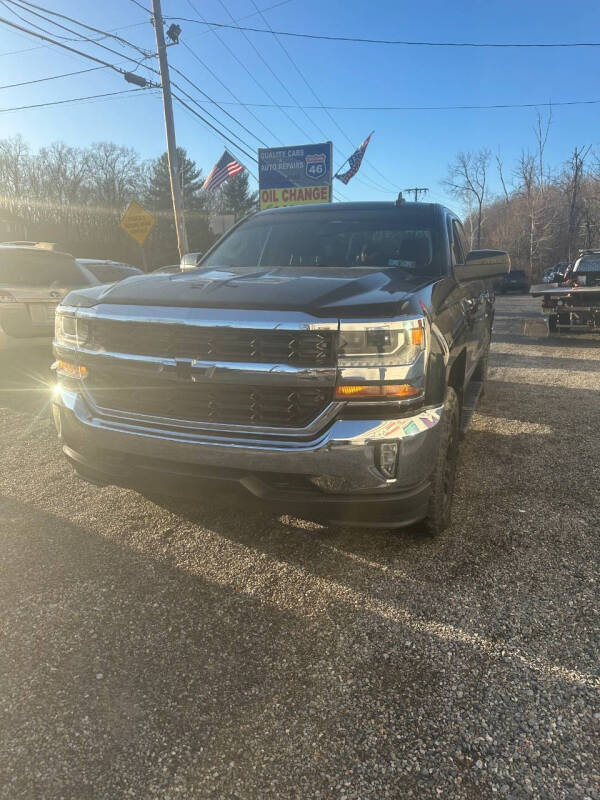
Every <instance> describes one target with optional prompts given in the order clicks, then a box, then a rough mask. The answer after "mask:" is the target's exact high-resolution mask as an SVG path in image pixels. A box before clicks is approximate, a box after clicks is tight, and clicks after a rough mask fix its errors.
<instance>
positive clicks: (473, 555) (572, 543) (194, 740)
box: [0, 297, 600, 800]
mask: <svg viewBox="0 0 600 800" xmlns="http://www.w3.org/2000/svg"><path fill="white" fill-rule="evenodd" d="M538 309H539V301H533V300H531V299H529V298H527V297H515V298H512V297H511V298H501V299H500V300H499V302H498V313H497V321H496V327H495V342H494V347H493V356H492V360H491V380H490V386H489V391H488V394H487V397H486V398H485V400H484V401H483V402H482V403H481V405H480V408H479V411H478V413H477V414H476V416H475V418H474V420H473V423H472V427H471V428H470V430H469V432H468V434H467V436H466V438H465V440H464V442H463V445H462V451H461V459H460V469H459V476H458V481H457V490H456V492H457V493H456V501H455V507H454V517H453V520H454V521H453V524H452V526H451V527H450V528H449V529H448V530H447V531H446V532H445V533H444V534H443V535H442V536H440V537H438V538H437V539H431V538H428V537H427V536H425V535H424V534H423V533H422V532H421V531H420V530H419V528H418V527H417V528H414V529H411V530H408V531H404V532H400V533H398V532H396V533H389V532H379V531H378V532H364V531H363V532H361V531H359V530H354V529H329V528H324V527H321V526H318V525H314V524H309V523H306V522H302V521H300V520H296V519H293V518H289V517H280V518H276V517H274V516H272V515H269V514H268V513H267V512H261V511H254V510H253V511H248V510H247V509H246V510H244V509H243V508H240V507H232V506H231V505H230V504H228V503H227V502H226V501H224V500H223V499H220V498H212V499H211V498H207V499H206V501H204V500H202V501H201V502H199V503H198V504H197V505H196V506H182V505H181V504H178V503H172V504H166V503H164V504H162V505H158V504H156V503H154V502H152V501H151V500H149V499H146V498H144V497H142V496H140V495H138V494H135V493H133V492H130V491H126V490H119V489H115V488H104V489H98V488H94V487H91V486H87V485H86V484H85V483H82V482H80V481H79V480H78V479H76V478H75V477H74V476H73V475H72V473H71V471H70V469H69V467H68V466H67V464H66V463H64V462H63V460H62V458H61V456H60V454H59V448H58V445H57V442H56V440H55V436H54V432H53V427H52V425H51V423H50V421H49V416H48V409H47V406H46V405H45V401H46V395H45V394H44V390H43V388H40V387H41V384H39V382H38V378H37V376H36V375H35V371H33V372H31V374H29V372H28V377H27V378H26V379H24V378H20V379H14V380H13V379H11V378H10V376H9V374H8V366H7V362H4V365H3V370H4V379H3V388H2V391H1V392H0V443H1V444H0V447H1V452H2V459H1V461H0V464H1V467H0V625H1V636H2V640H1V642H2V643H1V646H0V797H1V798H3V800H4V798H6V800H17V798H36V800H38V799H39V798H52V799H54V798H65V799H66V798H69V799H70V798H76V799H77V800H80V799H83V798H93V799H94V800H101V799H102V798H111V799H112V798H128V797H134V798H143V799H144V800H145V799H146V798H151V797H158V798H165V800H166V799H167V798H190V799H191V798H194V800H195V799H196V798H228V800H229V799H231V800H233V798H239V799H240V800H241V799H242V798H243V799H244V800H245V799H246V798H247V799H248V800H250V799H252V800H253V799H254V798H256V800H259V799H260V800H263V799H264V798H289V800H292V798H303V800H304V799H305V798H310V800H313V799H314V800H319V799H321V798H323V799H325V798H336V800H337V799H339V800H341V799H342V798H347V800H359V798H361V799H362V798H365V799H366V798H377V800H379V799H380V798H430V797H431V798H436V797H443V798H485V799H486V800H487V798H490V797H492V796H499V797H508V798H525V797H526V798H543V799H544V800H546V798H578V799H579V798H581V799H582V800H583V799H584V798H591V800H600V745H599V742H600V704H599V703H598V696H599V689H600V678H599V676H598V672H599V671H598V652H599V644H600V625H599V622H600V620H599V610H598V609H599V606H598V581H599V580H600V579H599V577H598V560H599V556H598V508H599V501H600V489H599V487H600V468H599V465H598V452H599V435H598V434H599V423H598V419H599V412H600V337H596V338H595V339H594V337H592V336H590V337H588V336H585V335H568V336H561V337H559V338H557V337H553V338H548V337H547V336H546V333H545V328H544V324H543V320H542V319H541V317H540V315H539V313H538ZM30 366H31V365H30ZM26 371H27V370H26Z"/></svg>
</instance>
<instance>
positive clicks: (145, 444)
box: [54, 385, 443, 527]
mask: <svg viewBox="0 0 600 800" xmlns="http://www.w3.org/2000/svg"><path fill="white" fill-rule="evenodd" d="M442 411H443V408H442V407H435V408H428V409H424V410H421V411H419V412H414V411H413V412H412V413H411V416H408V417H403V418H401V419H395V420H377V419H370V420H363V419H360V420H358V419H356V420H350V419H347V420H344V419H335V420H334V421H333V422H332V423H331V424H329V425H328V427H326V428H325V430H322V431H320V432H319V433H317V434H315V435H314V437H313V438H312V439H310V440H308V441H307V440H302V441H300V440H294V441H289V440H284V439H281V440H274V439H271V440H265V439H264V438H263V439H258V438H252V437H251V434H250V433H249V430H248V432H245V434H244V436H238V437H236V438H234V437H232V436H230V435H228V436H219V435H218V434H215V433H214V432H202V431H199V430H190V429H189V428H188V429H177V428H173V427H160V426H158V425H156V424H153V425H150V424H148V425H146V426H144V425H142V424H141V423H140V421H139V420H135V421H133V420H132V421H128V420H126V419H123V418H119V419H117V418H114V417H107V416H104V415H102V414H101V413H99V411H98V410H97V409H94V408H93V407H92V406H91V404H90V403H88V401H87V399H86V398H85V397H84V396H83V395H82V394H80V393H79V392H75V391H70V390H68V389H65V388H63V387H61V386H60V385H59V386H57V388H56V391H55V396H54V417H55V422H56V426H57V429H58V432H59V436H60V439H61V441H62V444H63V450H64V452H65V455H66V456H67V457H68V458H69V460H70V461H71V462H72V463H73V464H74V466H75V467H76V469H77V470H78V472H79V473H80V474H82V475H83V476H84V477H87V478H89V479H91V480H93V481H97V482H100V483H112V484H116V485H119V486H126V487H130V488H136V489H142V490H143V489H154V490H155V491H160V492H162V493H165V494H173V495H186V496H192V497H199V496H201V488H200V487H201V485H202V484H204V483H213V482H214V481H218V482H220V483H221V484H225V485H229V486H231V485H232V484H237V485H238V486H239V487H240V488H242V489H244V490H245V491H246V493H249V494H250V495H252V496H254V497H256V498H259V499H262V500H266V501H267V502H268V503H269V506H270V507H271V508H273V509H275V510H277V511H281V512H287V513H290V514H295V515H296V516H304V517H309V518H314V519H324V520H329V521H333V522H343V523H345V524H352V523H355V524H360V525H362V526H385V527H396V526H401V525H407V524H410V523H412V522H415V521H417V520H418V519H422V518H423V517H424V516H425V514H426V510H427V503H428V498H429V476H430V473H431V470H432V467H433V464H434V461H435V456H436V453H437V450H438V447H439V432H440V426H439V422H440V419H441V416H442ZM384 442H394V443H396V444H397V448H398V459H397V468H396V473H395V477H393V478H386V477H385V476H384V474H382V472H381V471H380V469H379V467H378V452H379V451H378V448H379V446H380V445H381V444H382V443H384Z"/></svg>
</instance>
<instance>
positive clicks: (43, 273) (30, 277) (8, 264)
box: [0, 248, 90, 289]
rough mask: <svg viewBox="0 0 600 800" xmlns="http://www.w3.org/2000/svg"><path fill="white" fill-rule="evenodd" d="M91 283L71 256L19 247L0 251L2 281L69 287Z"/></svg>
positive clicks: (8, 283) (17, 283) (19, 284)
mask: <svg viewBox="0 0 600 800" xmlns="http://www.w3.org/2000/svg"><path fill="white" fill-rule="evenodd" d="M89 283H90V282H89V281H88V280H87V279H86V277H85V276H84V274H83V272H82V270H80V269H79V267H78V266H77V264H76V263H75V260H74V259H72V258H68V257H66V256H63V255H57V254H54V253H49V252H39V253H36V252H35V251H33V250H18V249H16V248H15V249H14V250H13V249H7V250H0V284H4V285H9V286H39V287H50V286H58V287H60V288H69V289H70V288H78V287H80V286H88V285H89Z"/></svg>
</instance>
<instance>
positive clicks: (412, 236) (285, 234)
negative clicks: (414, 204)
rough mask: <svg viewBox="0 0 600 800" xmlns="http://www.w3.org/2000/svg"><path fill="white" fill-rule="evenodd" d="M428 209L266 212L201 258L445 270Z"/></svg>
mask: <svg viewBox="0 0 600 800" xmlns="http://www.w3.org/2000/svg"><path fill="white" fill-rule="evenodd" d="M439 239H440V237H439V235H438V233H437V229H436V227H435V225H434V221H433V218H432V215H431V213H430V212H429V210H420V209H419V210H418V211H415V210H413V209H409V210H404V209H403V208H398V209H395V208H394V209H389V210H388V209H385V210H381V209H369V210H358V211H350V212H340V211H339V210H337V211H333V210H332V211H319V212H314V211H310V212H305V213H302V212H299V213H285V214H277V213H274V214H266V215H265V216H259V217H254V218H253V219H250V220H248V222H245V223H243V224H242V225H240V226H239V227H238V228H236V229H235V230H234V231H233V232H232V233H231V234H230V235H229V236H227V237H226V238H225V239H224V240H223V241H222V242H221V243H220V244H218V245H217V246H216V248H215V249H214V250H213V251H212V252H211V253H209V254H208V255H207V257H206V258H205V259H204V260H203V261H202V262H201V263H202V266H209V267H214V266H230V267H348V268H350V267H374V268H379V269H381V268H390V267H391V268H398V269H403V270H405V271H408V272H415V273H420V274H427V275H439V274H440V273H441V267H440V262H441V246H440V241H439Z"/></svg>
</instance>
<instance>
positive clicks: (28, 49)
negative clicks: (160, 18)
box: [0, 22, 148, 58]
mask: <svg viewBox="0 0 600 800" xmlns="http://www.w3.org/2000/svg"><path fill="white" fill-rule="evenodd" d="M147 24H148V23H147V22H135V23H133V24H132V25H121V26H120V27H118V28H113V29H112V30H113V31H124V30H127V29H128V28H139V27H140V26H141V25H147ZM99 38H105V37H99ZM46 47H48V45H47V44H36V45H34V46H33V47H24V48H23V49H22V50H9V51H8V52H6V53H0V58H2V57H3V56H17V55H20V54H21V53H30V52H31V51H32V50H43V49H44V48H46Z"/></svg>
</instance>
